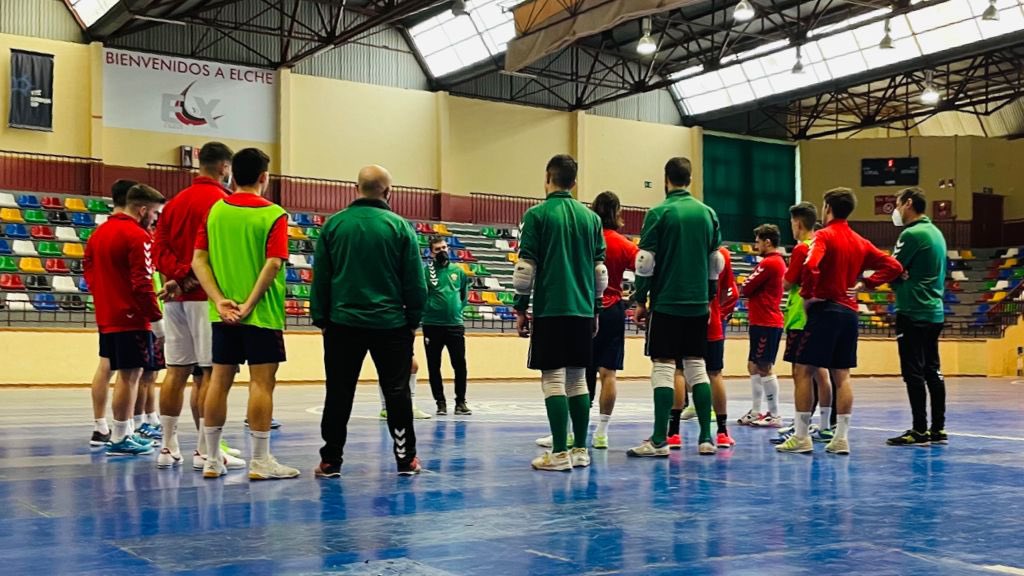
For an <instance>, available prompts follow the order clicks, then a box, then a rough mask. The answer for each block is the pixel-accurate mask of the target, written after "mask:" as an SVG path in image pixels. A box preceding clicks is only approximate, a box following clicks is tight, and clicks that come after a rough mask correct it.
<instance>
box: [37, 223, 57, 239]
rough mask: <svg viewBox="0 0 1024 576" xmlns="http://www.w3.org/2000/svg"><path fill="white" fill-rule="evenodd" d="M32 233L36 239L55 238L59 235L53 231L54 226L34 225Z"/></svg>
mask: <svg viewBox="0 0 1024 576" xmlns="http://www.w3.org/2000/svg"><path fill="white" fill-rule="evenodd" d="M31 234H32V237H33V238H35V239H36V240H53V239H54V238H56V237H57V235H56V234H54V232H53V228H50V227H49V226H33V227H32V232H31Z"/></svg>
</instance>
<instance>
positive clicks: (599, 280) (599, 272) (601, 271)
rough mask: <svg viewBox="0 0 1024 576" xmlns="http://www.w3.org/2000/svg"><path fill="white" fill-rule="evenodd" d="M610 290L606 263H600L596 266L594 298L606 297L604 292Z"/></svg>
mask: <svg viewBox="0 0 1024 576" xmlns="http://www.w3.org/2000/svg"><path fill="white" fill-rule="evenodd" d="M607 288H608V267H607V266H605V265H604V262H598V263H597V265H596V266H594V297H595V298H600V297H602V296H604V291H605V290H606V289H607Z"/></svg>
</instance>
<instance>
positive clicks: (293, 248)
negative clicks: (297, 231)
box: [288, 240, 302, 254]
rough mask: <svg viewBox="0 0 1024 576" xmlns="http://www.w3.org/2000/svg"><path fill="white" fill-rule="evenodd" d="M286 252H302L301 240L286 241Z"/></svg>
mask: <svg viewBox="0 0 1024 576" xmlns="http://www.w3.org/2000/svg"><path fill="white" fill-rule="evenodd" d="M288 252H289V253H291V254H298V253H300V252H302V241H301V240H289V241H288Z"/></svg>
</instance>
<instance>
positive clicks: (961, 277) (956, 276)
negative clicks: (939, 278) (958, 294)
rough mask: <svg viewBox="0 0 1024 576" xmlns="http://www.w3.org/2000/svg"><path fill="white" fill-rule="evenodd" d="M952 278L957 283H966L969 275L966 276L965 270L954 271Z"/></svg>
mask: <svg viewBox="0 0 1024 576" xmlns="http://www.w3.org/2000/svg"><path fill="white" fill-rule="evenodd" d="M950 278H952V279H953V280H956V281H957V282H966V281H967V274H964V271H963V270H953V273H952V274H951V275H950Z"/></svg>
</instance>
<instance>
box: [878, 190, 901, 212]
mask: <svg viewBox="0 0 1024 576" xmlns="http://www.w3.org/2000/svg"><path fill="white" fill-rule="evenodd" d="M895 209H896V197H895V196H891V195H883V196H875V214H892V211H893V210H895Z"/></svg>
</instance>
